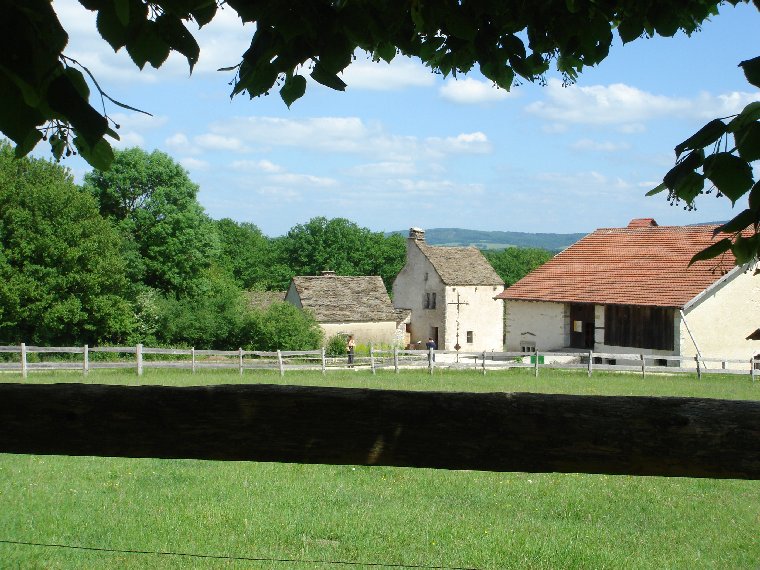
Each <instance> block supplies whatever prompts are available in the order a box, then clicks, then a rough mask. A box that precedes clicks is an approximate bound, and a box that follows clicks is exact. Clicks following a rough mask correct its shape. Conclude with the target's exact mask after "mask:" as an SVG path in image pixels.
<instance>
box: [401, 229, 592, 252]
mask: <svg viewBox="0 0 760 570" xmlns="http://www.w3.org/2000/svg"><path fill="white" fill-rule="evenodd" d="M391 234H401V235H404V236H406V235H408V231H393V232H388V234H387V235H391ZM586 235H587V234H585V233H574V234H554V233H530V232H508V231H484V230H467V229H462V228H430V229H426V230H425V241H427V243H429V244H430V245H448V246H474V247H477V248H479V249H504V248H507V247H540V248H542V249H548V250H549V251H561V250H563V249H565V248H567V247H569V246H571V245H572V244H574V243H575V242H576V241H578V240H579V239H581V238H582V237H584V236H586Z"/></svg>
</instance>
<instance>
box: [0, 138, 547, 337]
mask: <svg viewBox="0 0 760 570" xmlns="http://www.w3.org/2000/svg"><path fill="white" fill-rule="evenodd" d="M197 194H198V186H197V185H196V184H194V183H193V182H192V181H191V180H190V178H189V177H188V174H187V172H186V171H185V170H184V169H183V168H182V167H181V166H180V165H178V164H177V163H176V162H174V161H173V160H172V159H171V158H170V157H169V156H168V155H166V154H164V153H162V152H159V151H153V152H152V153H147V152H145V151H143V150H141V149H139V148H132V149H127V150H123V151H116V156H115V159H114V161H113V163H112V165H111V168H110V169H109V170H108V171H98V170H94V171H92V172H90V173H88V174H86V175H85V178H84V183H83V184H82V186H78V185H76V184H75V183H74V180H73V178H72V176H71V174H70V173H69V171H68V169H66V168H64V167H61V166H59V165H58V164H55V163H52V162H49V161H45V160H39V159H30V158H23V159H16V158H15V157H14V153H13V150H12V147H11V146H10V145H9V144H8V143H6V142H3V141H0V344H16V343H19V342H27V343H30V344H40V345H79V344H90V345H96V344H107V343H111V344H130V345H131V344H135V343H138V342H141V343H143V344H148V345H153V346H157V345H173V346H177V345H186V346H195V347H197V348H230V347H237V346H241V347H244V348H249V349H257V350H271V349H276V348H281V349H291V350H296V349H309V348H315V347H317V346H319V345H320V344H321V343H322V342H323V338H322V334H321V331H320V329H319V327H318V325H317V323H316V322H315V320H314V318H313V317H312V316H311V315H310V314H308V313H305V312H303V311H300V310H298V309H296V308H295V307H293V306H291V305H289V304H286V303H284V302H280V303H274V304H270V305H268V306H260V305H257V304H256V303H252V302H250V297H251V296H255V292H256V291H285V289H286V288H287V286H288V284H289V282H290V279H291V278H292V277H293V276H295V275H315V274H318V273H319V272H320V271H323V270H333V271H335V272H336V273H337V274H339V275H380V276H381V277H382V278H383V281H384V282H385V284H386V287H388V289H389V290H390V287H391V285H392V282H393V279H394V278H395V276H396V275H397V274H398V272H399V271H400V270H401V268H402V267H403V264H404V259H405V239H404V237H403V236H401V235H389V236H386V235H384V234H383V233H382V232H372V231H370V230H369V229H366V228H361V227H359V226H358V225H356V224H355V223H353V222H351V221H349V220H346V219H343V218H335V219H327V218H323V217H317V218H313V219H311V220H310V221H308V222H307V223H305V224H299V225H296V226H294V227H293V228H291V230H290V231H289V232H288V233H287V234H286V235H284V236H281V237H275V238H269V237H267V236H265V235H264V234H262V232H261V230H259V228H258V227H256V226H255V225H254V224H251V223H245V222H243V223H241V222H236V221H233V220H230V219H222V220H212V219H211V218H210V217H209V216H208V215H207V214H206V213H205V212H204V210H203V208H202V207H201V205H200V204H199V203H198V200H197ZM541 252H543V253H541ZM549 256H550V254H549V253H548V252H545V251H543V250H521V249H518V248H510V249H508V250H504V251H501V252H487V257H488V258H489V260H490V261H491V262H492V264H493V265H494V267H495V268H496V270H497V272H499V273H500V275H502V277H503V278H504V279H505V281H507V282H508V283H512V282H514V281H515V280H516V279H518V278H519V277H521V276H522V275H524V274H525V273H527V271H528V270H530V269H532V268H533V267H534V266H537V265H540V263H543V261H546V259H548V258H549ZM251 291H252V292H253V293H250V292H251ZM246 292H249V293H247V294H246Z"/></svg>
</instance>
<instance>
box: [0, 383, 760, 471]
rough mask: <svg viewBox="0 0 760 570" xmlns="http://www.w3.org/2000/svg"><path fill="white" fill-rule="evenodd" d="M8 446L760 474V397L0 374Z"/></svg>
mask: <svg viewBox="0 0 760 570" xmlns="http://www.w3.org/2000/svg"><path fill="white" fill-rule="evenodd" d="M0 452H3V453H34V454H60V455H95V456H114V457H159V458H191V459H211V460H250V461H276V462H293V463H325V464H353V465H393V466H403V467H432V468H438V469H472V470H482V471H528V472H577V473H608V474H629V475H666V476H679V477H713V478H741V479H758V478H760V402H757V401H735V400H711V399H698V398H654V397H622V396H619V397H618V396H615V397H610V396H572V395H559V394H533V393H485V394H482V393H481V394H477V393H457V392H406V391H393V390H363V389H361V390H360V389H347V388H313V387H300V386H274V385H243V386H241V385H234V386H233V385H222V386H210V387H181V388H177V387H167V386H106V385H89V384H51V385H29V384H0Z"/></svg>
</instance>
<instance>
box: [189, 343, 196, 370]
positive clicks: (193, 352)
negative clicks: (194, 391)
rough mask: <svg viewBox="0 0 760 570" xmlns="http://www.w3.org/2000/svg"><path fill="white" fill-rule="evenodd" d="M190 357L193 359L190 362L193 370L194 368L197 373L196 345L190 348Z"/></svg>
mask: <svg viewBox="0 0 760 570" xmlns="http://www.w3.org/2000/svg"><path fill="white" fill-rule="evenodd" d="M190 359H191V361H192V362H191V363H190V366H191V367H192V370H193V374H195V347H192V348H191V349H190Z"/></svg>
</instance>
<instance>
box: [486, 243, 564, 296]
mask: <svg viewBox="0 0 760 570" xmlns="http://www.w3.org/2000/svg"><path fill="white" fill-rule="evenodd" d="M483 254H484V255H485V256H486V259H487V260H488V261H489V262H490V263H491V265H492V266H493V268H494V269H495V270H496V273H498V274H499V277H501V278H502V279H503V280H504V284H505V285H506V286H507V287H509V286H510V285H514V284H515V283H517V282H518V281H519V280H520V279H522V278H523V277H525V276H526V275H527V274H528V273H530V272H531V271H533V270H534V269H536V268H537V267H540V266H541V265H543V264H544V263H546V262H547V261H549V260H550V259H551V258H552V253H551V252H550V251H547V250H545V249H541V248H538V247H508V248H506V249H502V250H497V251H489V250H486V251H484V252H483Z"/></svg>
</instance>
